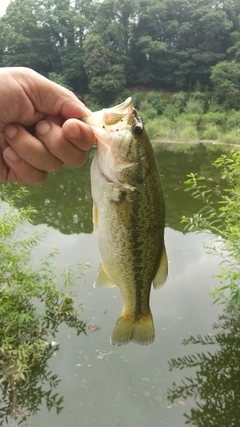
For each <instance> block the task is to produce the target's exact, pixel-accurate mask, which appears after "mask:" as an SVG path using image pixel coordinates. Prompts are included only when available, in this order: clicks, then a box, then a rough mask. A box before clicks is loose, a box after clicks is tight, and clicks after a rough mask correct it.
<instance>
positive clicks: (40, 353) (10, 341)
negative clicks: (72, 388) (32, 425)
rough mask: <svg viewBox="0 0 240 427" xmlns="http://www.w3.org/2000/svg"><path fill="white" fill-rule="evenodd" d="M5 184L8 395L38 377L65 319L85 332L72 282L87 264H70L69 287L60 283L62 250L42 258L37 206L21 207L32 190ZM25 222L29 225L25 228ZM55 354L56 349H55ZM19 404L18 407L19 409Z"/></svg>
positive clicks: (3, 314)
mask: <svg viewBox="0 0 240 427" xmlns="http://www.w3.org/2000/svg"><path fill="white" fill-rule="evenodd" d="M8 194H9V193H8V187H7V186H5V187H2V189H1V216H0V265H1V271H0V356H1V357H0V377H1V381H0V386H3V387H4V395H5V396H6V394H7V393H8V391H9V393H10V392H11V390H13V389H14V390H15V392H14V393H15V394H16V393H17V390H19V388H21V387H22V384H23V383H27V382H28V380H29V379H30V378H31V377H32V371H33V370H34V369H35V368H36V367H37V366H42V363H43V361H44V360H45V359H46V354H49V350H50V347H49V346H50V343H49V338H50V337H52V338H54V337H55V336H56V334H57V332H58V328H59V325H60V324H61V323H62V322H64V323H65V324H67V325H68V326H69V327H72V328H75V330H76V333H77V335H79V334H80V333H82V332H84V333H85V323H84V322H83V321H82V320H80V319H79V314H78V311H77V309H76V308H74V305H73V304H74V300H73V293H72V290H71V288H72V286H73V285H74V281H75V280H76V277H81V276H82V274H83V273H84V271H85V267H83V266H79V273H78V274H77V275H76V276H73V273H72V272H71V270H70V269H69V268H67V269H66V272H65V274H64V278H63V283H64V285H63V289H58V288H57V286H56V282H57V276H56V274H55V272H54V264H53V260H54V257H55V255H56V250H55V249H53V250H52V252H51V253H49V255H48V256H46V257H45V258H43V259H39V256H38V254H37V249H38V245H39V243H40V242H41V240H42V239H43V232H42V230H36V231H35V232H33V233H32V234H31V235H29V233H27V234H26V233H25V232H24V229H26V225H27V224H29V222H30V221H31V218H32V216H33V215H34V213H35V212H34V210H33V209H32V208H31V207H27V208H21V209H20V210H17V209H16V208H15V204H16V202H17V201H18V200H19V199H20V200H21V199H22V198H23V197H25V195H26V190H25V189H24V188H21V189H20V190H17V191H16V192H13V193H12V195H11V196H9V195H8ZM23 226H24V227H23ZM50 353H51V351H50ZM15 409H16V408H15Z"/></svg>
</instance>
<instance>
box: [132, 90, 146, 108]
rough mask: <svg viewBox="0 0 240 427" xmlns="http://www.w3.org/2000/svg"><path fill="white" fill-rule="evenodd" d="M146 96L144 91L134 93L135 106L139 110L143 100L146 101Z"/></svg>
mask: <svg viewBox="0 0 240 427" xmlns="http://www.w3.org/2000/svg"><path fill="white" fill-rule="evenodd" d="M144 99H145V96H144V94H143V93H142V92H136V93H134V94H133V95H132V100H133V105H134V107H135V108H136V109H137V110H139V107H140V103H141V101H144Z"/></svg>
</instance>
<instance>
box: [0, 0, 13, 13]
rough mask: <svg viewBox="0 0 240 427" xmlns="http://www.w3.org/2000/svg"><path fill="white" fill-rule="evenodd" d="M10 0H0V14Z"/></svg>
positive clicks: (3, 11)
mask: <svg viewBox="0 0 240 427" xmlns="http://www.w3.org/2000/svg"><path fill="white" fill-rule="evenodd" d="M10 1H11V0H0V16H2V15H4V13H5V10H6V8H7V6H8V5H9V3H10Z"/></svg>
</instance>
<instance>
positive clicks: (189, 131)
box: [180, 125, 198, 141]
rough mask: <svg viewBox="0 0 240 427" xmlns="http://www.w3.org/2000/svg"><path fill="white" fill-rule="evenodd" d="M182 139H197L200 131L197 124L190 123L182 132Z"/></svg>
mask: <svg viewBox="0 0 240 427" xmlns="http://www.w3.org/2000/svg"><path fill="white" fill-rule="evenodd" d="M180 139H181V140H182V141H197V140H198V131H197V129H196V127H195V126H193V125H189V126H187V127H185V128H184V129H183V130H182V131H181V132H180Z"/></svg>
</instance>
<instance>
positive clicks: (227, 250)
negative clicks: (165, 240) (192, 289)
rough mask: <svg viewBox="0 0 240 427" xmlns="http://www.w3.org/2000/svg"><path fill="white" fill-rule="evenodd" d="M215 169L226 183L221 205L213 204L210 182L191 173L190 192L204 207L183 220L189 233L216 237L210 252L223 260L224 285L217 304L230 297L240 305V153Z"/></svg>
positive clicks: (221, 276) (221, 275) (216, 293)
mask: <svg viewBox="0 0 240 427" xmlns="http://www.w3.org/2000/svg"><path fill="white" fill-rule="evenodd" d="M213 166H214V167H215V168H218V169H220V172H221V175H222V177H223V178H224V179H225V180H226V184H227V186H225V190H222V192H221V193H220V196H219V197H220V199H219V200H218V202H217V204H216V203H213V197H214V190H211V189H210V188H209V186H208V185H207V184H206V179H205V178H204V177H198V176H197V175H196V174H193V173H191V174H189V175H188V180H187V181H186V185H187V190H190V191H191V192H192V197H193V198H195V199H200V200H201V201H202V202H203V203H204V207H203V208H202V209H201V210H200V211H199V212H197V213H196V214H194V216H193V217H191V218H187V217H183V220H182V222H184V223H186V228H187V229H188V231H208V232H210V233H211V234H213V235H214V242H213V245H212V247H208V248H207V249H208V252H210V253H214V254H216V255H217V256H218V257H219V258H220V260H221V263H220V265H222V269H221V271H220V273H219V275H218V276H217V277H218V278H219V279H220V283H221V285H222V286H220V287H219V288H215V289H214V290H213V295H214V297H215V302H216V301H218V300H219V299H220V298H222V297H224V298H225V299H228V297H229V298H230V302H231V303H233V304H238V305H240V275H239V269H240V246H239V241H240V225H239V212H240V197H239V196H240V182H239V174H240V152H239V151H233V152H232V153H231V154H230V155H229V156H227V155H226V154H223V155H222V156H221V157H220V158H218V159H217V160H216V161H215V162H214V164H213ZM226 292H227V293H228V295H226Z"/></svg>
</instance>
